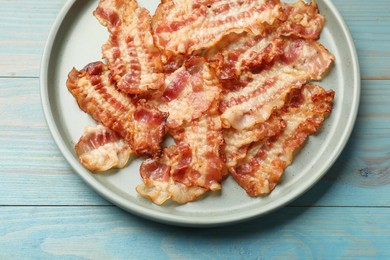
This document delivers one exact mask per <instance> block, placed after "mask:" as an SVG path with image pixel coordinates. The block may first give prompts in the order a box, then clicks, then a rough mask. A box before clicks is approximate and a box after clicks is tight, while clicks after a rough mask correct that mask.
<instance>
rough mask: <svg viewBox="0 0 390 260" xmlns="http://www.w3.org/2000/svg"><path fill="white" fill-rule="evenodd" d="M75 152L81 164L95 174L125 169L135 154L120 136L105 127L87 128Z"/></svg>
mask: <svg viewBox="0 0 390 260" xmlns="http://www.w3.org/2000/svg"><path fill="white" fill-rule="evenodd" d="M75 150H76V153H77V155H78V157H79V160H80V162H81V163H82V164H83V165H84V166H85V168H87V169H88V170H91V171H93V172H102V171H106V170H109V169H111V168H123V167H125V166H126V164H127V162H128V160H129V158H130V155H131V154H132V153H133V152H132V150H131V147H130V145H129V144H128V143H127V142H126V141H125V140H124V139H123V138H122V137H121V136H120V135H118V134H117V133H116V132H114V131H112V130H111V129H109V128H107V127H105V126H103V125H97V126H96V127H92V126H87V127H86V128H85V129H84V133H83V135H82V136H81V138H80V140H79V141H78V143H77V144H76V146H75Z"/></svg>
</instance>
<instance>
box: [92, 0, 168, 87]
mask: <svg viewBox="0 0 390 260" xmlns="http://www.w3.org/2000/svg"><path fill="white" fill-rule="evenodd" d="M94 14H95V16H96V17H97V19H98V20H99V21H100V22H101V24H102V25H104V26H106V27H107V28H108V30H109V32H110V37H109V40H108V42H107V43H106V44H105V45H104V46H103V48H102V50H103V57H104V58H105V59H106V60H107V62H108V66H109V68H110V70H111V71H112V73H113V77H114V79H115V80H116V81H117V82H118V88H119V89H121V90H122V91H124V92H126V93H129V94H143V93H146V92H148V91H154V90H157V89H159V88H160V87H161V86H162V85H163V84H164V74H163V67H162V62H161V54H160V51H159V49H158V48H157V47H156V46H155V45H154V42H153V36H152V32H151V25H150V23H151V17H150V14H149V11H148V10H146V9H145V8H142V7H138V4H137V2H136V1H135V0H130V1H125V0H100V2H99V5H98V7H97V9H96V10H95V12H94Z"/></svg>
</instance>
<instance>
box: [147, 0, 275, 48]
mask: <svg viewBox="0 0 390 260" xmlns="http://www.w3.org/2000/svg"><path fill="white" fill-rule="evenodd" d="M281 9H282V7H281V4H280V1H279V0H245V1H237V0H235V1H229V0H197V1H180V0H168V1H163V2H162V3H161V4H160V5H159V6H158V8H157V10H156V13H155V15H154V17H153V20H152V28H153V32H154V36H155V40H156V44H157V46H158V47H160V48H161V49H164V50H167V51H171V52H174V53H187V54H191V53H192V52H194V51H197V50H201V49H204V48H207V47H210V46H213V45H214V44H215V43H216V42H218V41H219V40H220V39H221V38H222V37H223V36H224V35H226V34H228V33H230V32H237V33H240V32H243V31H250V32H254V33H255V34H260V33H261V32H263V29H264V24H273V23H274V22H275V20H277V19H278V18H281V16H282V12H281Z"/></svg>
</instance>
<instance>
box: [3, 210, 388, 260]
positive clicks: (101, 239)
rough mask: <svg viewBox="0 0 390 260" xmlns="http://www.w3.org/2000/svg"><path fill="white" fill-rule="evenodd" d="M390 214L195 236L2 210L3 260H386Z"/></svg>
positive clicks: (107, 220)
mask: <svg viewBox="0 0 390 260" xmlns="http://www.w3.org/2000/svg"><path fill="white" fill-rule="evenodd" d="M389 214H390V209H389V208H381V209H376V208H347V209H340V208H304V207H297V208H284V209H281V210H279V211H277V212H275V213H273V214H271V215H269V216H266V217H263V218H258V219H255V220H253V221H250V222H246V223H243V224H239V225H234V226H230V227H228V228H227V227H222V228H213V229H188V228H176V227H171V226H166V225H162V224H157V223H152V222H149V221H147V220H142V219H139V218H137V217H134V216H131V215H129V214H127V213H125V212H123V211H122V210H120V209H118V208H115V207H88V208H84V207H66V208H64V207H16V208H9V207H2V208H0V244H1V245H2V250H0V258H2V259H3V258H6V259H9V258H10V257H12V258H13V259H26V258H28V259H42V257H43V258H45V259H52V258H55V257H62V258H63V257H66V258H67V259H75V258H83V259H274V258H277V259H344V258H348V259H374V258H376V259H385V258H388V257H390V251H389V250H388V244H389V243H390V237H389V236H388V234H389V232H390V225H389V224H390V219H389V218H388V216H389ZM15 248H18V250H15Z"/></svg>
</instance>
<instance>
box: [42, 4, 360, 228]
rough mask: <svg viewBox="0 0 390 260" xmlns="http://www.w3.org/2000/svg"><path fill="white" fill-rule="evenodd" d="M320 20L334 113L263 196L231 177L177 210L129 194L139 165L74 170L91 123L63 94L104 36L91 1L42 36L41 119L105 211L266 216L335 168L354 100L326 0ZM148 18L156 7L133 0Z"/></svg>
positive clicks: (344, 34)
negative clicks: (330, 61)
mask: <svg viewBox="0 0 390 260" xmlns="http://www.w3.org/2000/svg"><path fill="white" fill-rule="evenodd" d="M316 2H317V4H318V6H319V9H320V12H321V13H322V14H323V15H325V17H326V19H327V21H326V25H325V27H324V29H323V32H322V34H321V39H320V42H322V43H323V44H324V45H325V46H326V47H327V48H328V49H329V50H330V51H331V52H332V53H333V54H334V55H335V57H336V62H335V66H334V68H333V69H332V70H331V72H330V73H329V75H328V76H327V77H326V78H325V79H324V80H323V81H322V82H320V83H319V84H320V85H321V86H323V87H324V88H325V89H331V88H332V89H334V90H335V92H336V96H335V102H334V110H333V112H332V113H331V116H330V117H329V118H328V119H327V120H326V121H325V122H324V126H323V128H322V130H321V132H320V133H319V134H318V135H316V136H311V137H310V138H309V140H308V142H307V143H306V145H305V146H304V148H303V149H302V150H301V151H300V153H299V154H298V156H297V157H296V159H295V160H294V162H293V164H292V165H291V166H290V167H288V168H287V169H286V171H285V175H284V177H283V179H282V181H281V183H280V184H279V185H278V186H277V187H276V189H275V190H274V191H273V192H272V193H271V194H270V195H269V196H266V197H261V198H251V197H249V196H248V195H247V194H246V193H245V191H244V190H243V189H241V187H239V186H238V185H237V184H236V183H235V182H234V180H233V179H232V178H231V177H228V178H227V179H226V180H225V181H224V183H223V188H222V190H221V191H220V192H214V193H212V194H208V196H206V197H205V198H203V199H200V200H198V201H196V202H192V203H187V204H185V205H177V204H175V203H168V204H164V205H163V206H157V205H154V204H153V203H151V202H150V201H149V200H147V199H145V198H143V197H141V196H139V195H138V194H137V192H136V191H135V187H136V185H137V184H139V183H141V182H142V179H141V177H140V176H139V166H140V163H141V161H140V160H138V159H136V160H134V161H133V162H132V163H131V164H130V165H129V166H128V167H126V168H124V169H121V170H116V171H110V172H108V173H103V174H92V173H90V172H89V171H88V170H86V169H85V168H84V167H83V166H82V165H80V163H79V161H78V159H77V156H76V154H75V152H74V145H75V143H76V142H77V141H78V139H79V137H80V136H81V134H82V132H83V129H84V127H85V126H87V125H94V124H95V122H94V121H93V120H92V119H91V118H90V117H89V116H88V115H87V114H85V113H84V112H82V111H81V110H80V109H79V108H78V106H77V104H76V102H75V100H74V98H73V97H72V95H71V94H70V93H69V92H68V90H67V88H66V79H67V75H68V73H69V71H70V70H71V69H72V67H73V66H74V67H76V68H78V69H81V68H83V67H84V66H85V65H86V64H88V63H90V62H92V61H97V60H101V46H102V44H103V43H105V42H106V40H107V38H108V33H107V31H106V28H105V27H103V26H101V25H100V24H99V22H98V21H97V20H96V19H95V17H93V15H92V12H93V10H94V9H95V8H96V6H97V4H98V0H72V1H68V2H67V3H66V5H65V6H64V8H63V9H62V11H61V12H60V14H59V16H58V18H57V20H56V22H55V24H54V26H53V28H52V31H51V33H50V35H49V38H48V41H47V44H46V47H45V51H44V55H43V59H42V65H41V96H42V104H43V108H44V112H45V116H46V120H47V123H48V126H49V128H50V131H51V133H52V135H53V138H54V139H55V141H56V143H57V145H58V147H59V149H60V150H61V152H62V154H63V155H64V157H65V158H66V160H67V161H68V162H69V164H70V165H71V166H72V167H73V169H74V170H75V172H77V173H78V174H79V175H80V177H81V178H82V179H83V180H84V181H85V182H86V183H87V184H89V185H90V186H91V187H92V188H93V189H94V190H95V191H96V192H98V193H99V194H101V196H103V197H104V198H106V199H107V200H109V201H111V202H112V203H113V204H115V205H117V206H119V207H121V208H123V209H125V210H127V211H129V212H131V213H133V214H136V215H138V216H141V217H144V218H148V219H151V220H155V221H158V222H163V223H168V224H174V225H181V226H193V227H206V226H217V225H226V224H230V223H236V222H239V221H244V220H248V219H251V218H254V217H258V216H261V215H264V214H266V213H269V212H271V211H273V210H275V209H277V208H280V207H281V206H284V205H286V204H287V203H289V202H291V201H292V200H294V199H295V198H297V197H298V196H299V195H301V194H303V193H304V192H305V191H307V190H308V189H309V188H310V187H311V186H312V185H313V184H314V183H316V182H317V181H318V180H319V179H320V178H321V177H322V176H323V175H324V174H325V173H326V171H327V170H328V169H329V167H330V166H331V165H332V164H333V163H334V162H335V160H336V159H337V157H338V156H339V154H340V153H341V151H342V149H343V148H344V146H345V144H346V143H347V141H348V139H349V136H350V134H351V131H352V128H353V125H354V123H355V119H356V115H357V110H358V106H359V98H360V75H359V66H358V60H357V55H356V50H355V47H354V44H353V41H352V38H351V35H350V33H349V31H348V28H347V26H346V24H345V23H344V21H343V19H342V17H341V16H340V14H339V13H338V11H337V10H336V8H335V6H334V5H333V4H332V3H331V2H330V1H328V0H317V1H316ZM140 5H141V6H144V7H146V8H147V9H149V10H150V12H151V13H153V12H154V10H155V9H156V7H157V5H158V1H146V0H145V1H140Z"/></svg>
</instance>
